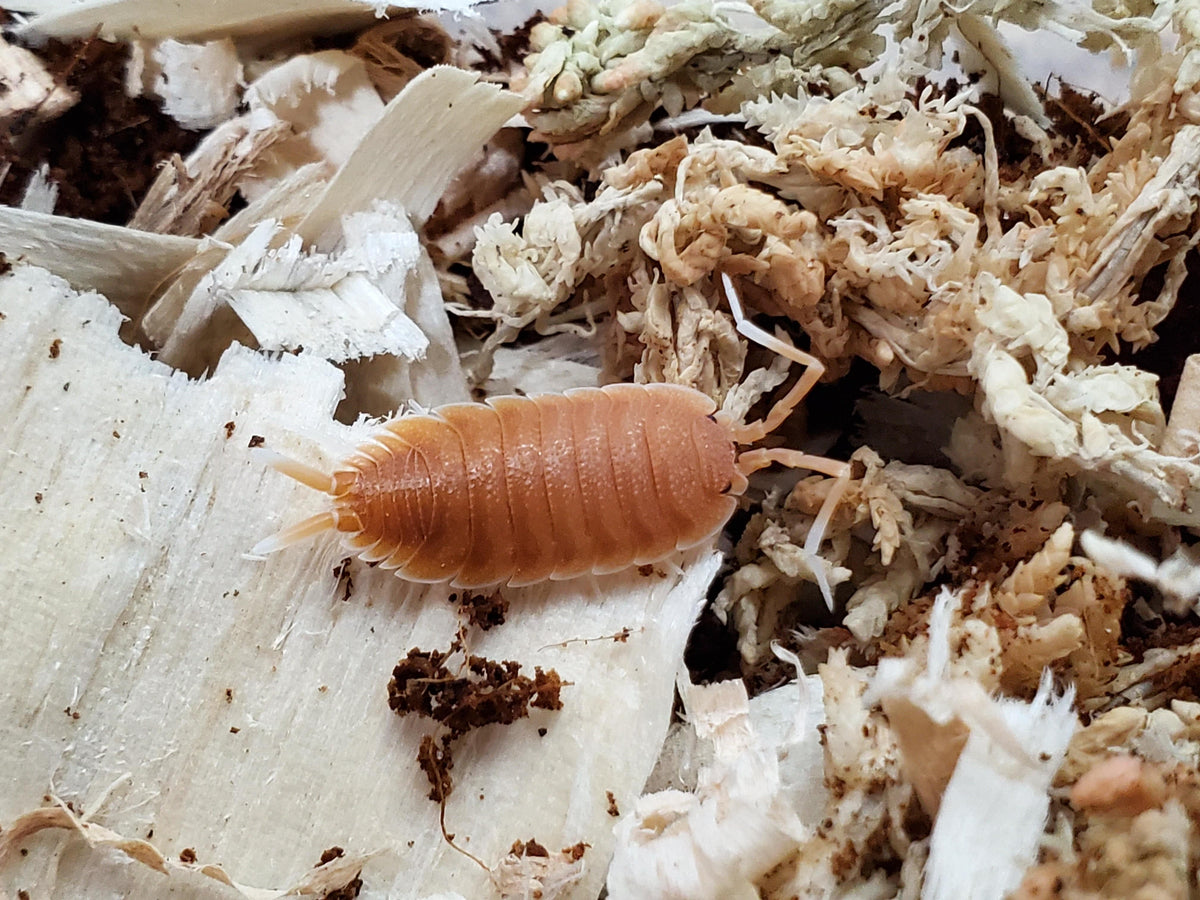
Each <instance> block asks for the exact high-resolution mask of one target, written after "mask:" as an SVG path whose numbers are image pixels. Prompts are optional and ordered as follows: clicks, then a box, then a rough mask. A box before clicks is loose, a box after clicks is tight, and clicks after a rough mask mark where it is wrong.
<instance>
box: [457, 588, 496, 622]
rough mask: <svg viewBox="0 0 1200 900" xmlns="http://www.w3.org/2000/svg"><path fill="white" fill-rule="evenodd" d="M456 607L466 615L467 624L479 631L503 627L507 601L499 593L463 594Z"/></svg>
mask: <svg viewBox="0 0 1200 900" xmlns="http://www.w3.org/2000/svg"><path fill="white" fill-rule="evenodd" d="M451 596H452V597H453V595H451ZM458 605H459V609H461V610H462V612H463V613H464V614H465V615H466V618H467V623H468V624H470V625H474V626H475V627H476V628H478V629H480V630H481V631H487V630H488V629H489V628H494V627H496V626H497V625H503V624H504V617H505V615H506V614H507V613H508V601H507V600H505V599H504V597H503V596H502V595H501V593H500V592H499V591H493V592H492V593H490V594H473V593H471V592H469V591H468V592H464V593H463V595H462V597H461V599H460V600H459V604H458Z"/></svg>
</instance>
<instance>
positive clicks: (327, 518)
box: [251, 273, 849, 606]
mask: <svg viewBox="0 0 1200 900" xmlns="http://www.w3.org/2000/svg"><path fill="white" fill-rule="evenodd" d="M721 277H722V279H723V281H724V286H725V290H726V293H727V295H728V297H729V303H730V308H731V310H732V311H733V316H734V320H735V322H736V323H737V329H738V331H739V332H741V333H742V334H743V335H745V336H746V337H747V338H749V339H751V340H753V341H755V342H757V343H760V344H762V345H763V346H765V347H768V348H769V349H772V350H774V351H776V352H778V353H780V354H782V355H783V356H785V357H787V358H788V359H791V360H792V361H794V362H797V363H801V364H803V365H805V366H806V367H807V368H806V369H805V371H804V373H803V374H802V376H801V377H800V379H799V380H798V381H797V382H796V384H795V385H794V386H793V387H792V388H791V389H790V390H789V391H788V392H787V394H786V395H785V396H784V397H782V398H781V399H780V400H779V401H778V402H777V403H776V404H775V405H774V406H773V407H772V409H771V410H770V411H769V413H768V414H767V416H766V417H765V418H764V419H762V420H761V421H758V422H754V423H749V424H746V425H738V424H735V423H733V422H730V421H728V420H727V419H726V418H725V417H724V416H723V414H722V413H720V412H718V411H717V409H716V404H715V403H714V402H713V401H712V399H711V398H710V397H708V396H707V395H706V394H703V393H701V392H700V391H697V390H694V389H692V388H689V387H685V386H682V385H672V384H647V385H636V384H616V385H609V386H606V387H600V388H578V389H575V390H571V391H567V392H566V393H563V394H542V395H538V396H531V397H517V396H508V397H493V398H491V399H489V400H487V401H486V402H484V403H459V404H451V405H448V406H443V407H440V408H438V409H436V410H433V411H432V412H431V413H429V414H421V415H406V416H402V417H400V418H397V419H393V420H392V421H390V422H388V423H386V424H385V425H383V426H382V428H381V429H380V431H379V432H378V433H377V434H375V435H374V438H373V440H372V441H371V442H369V443H367V444H364V445H363V446H361V447H359V448H358V450H357V451H356V452H355V453H353V454H352V455H351V456H350V457H349V458H347V459H346V460H345V461H344V462H343V463H342V464H341V465H340V466H339V467H338V468H337V469H336V470H335V471H334V472H333V473H332V474H328V473H325V472H321V471H319V470H317V469H314V468H312V467H309V466H306V465H303V464H301V463H299V462H296V461H294V460H290V459H287V458H286V457H283V456H280V455H278V454H270V462H271V464H272V465H273V466H274V467H275V468H276V469H278V470H279V471H280V472H282V473H283V474H285V475H288V476H290V477H292V478H294V479H295V480H297V481H299V482H301V483H303V484H305V485H307V486H309V487H311V488H314V489H316V490H318V491H321V492H323V493H325V494H327V495H328V496H329V497H330V498H331V501H332V502H331V508H330V509H328V510H326V511H324V512H321V513H319V514H317V515H315V516H312V517H311V518H308V519H305V520H304V521H302V522H299V523H298V524H296V525H293V526H291V527H290V528H286V529H284V530H283V531H281V532H279V533H278V534H277V535H275V536H273V537H269V538H267V539H266V540H264V541H262V542H261V543H259V544H258V545H257V546H256V547H255V548H254V549H253V551H251V552H252V553H255V554H261V553H270V552H273V551H275V550H279V549H281V548H283V547H286V546H288V545H289V544H292V543H295V542H297V541H301V540H303V539H305V538H308V537H311V536H313V535H316V534H319V533H321V532H324V531H328V530H333V531H336V532H338V533H340V535H341V536H342V539H343V541H344V543H345V544H346V546H347V547H348V548H350V550H351V551H352V552H355V553H357V554H358V555H359V556H360V557H361V558H362V559H363V560H365V561H367V562H377V563H379V564H380V565H381V566H383V567H384V568H389V569H395V570H396V573H397V574H398V575H400V576H401V577H403V578H405V579H407V580H409V581H415V582H427V583H434V582H449V583H450V584H452V585H453V586H454V587H458V588H482V587H490V586H496V585H501V584H509V585H513V586H519V585H527V584H532V583H535V582H540V581H545V580H547V579H553V580H559V579H566V578H574V577H577V576H579V575H583V574H586V573H594V574H604V573H608V572H615V571H619V570H622V569H625V568H628V567H630V566H635V565H644V564H646V563H652V562H657V561H659V560H662V559H665V558H666V557H668V556H669V555H670V554H671V553H673V552H675V551H676V550H683V549H686V548H689V547H693V546H696V545H698V544H701V543H703V542H705V541H707V540H709V539H711V538H712V537H713V536H714V535H715V534H716V533H717V532H718V531H720V529H721V528H722V527H723V526H724V524H725V522H726V521H728V519H729V517H730V515H731V514H732V513H733V511H734V508H735V507H736V506H737V498H738V497H739V496H740V495H741V494H742V493H743V492H744V491H745V490H746V487H747V485H748V480H747V478H748V476H749V475H750V473H752V472H755V471H757V470H758V469H761V468H764V467H766V466H768V465H771V464H772V463H782V464H784V465H787V466H791V467H801V468H807V469H811V470H813V471H818V472H822V473H824V474H827V475H830V476H832V477H835V478H836V479H837V480H836V482H835V483H834V485H833V486H832V488H831V490H830V491H829V493H828V494H827V495H826V499H825V501H824V504H823V506H822V508H821V510H820V512H819V513H818V516H817V520H816V522H815V524H814V525H813V527H812V528H811V530H810V532H809V536H808V539H807V541H806V544H805V548H804V549H805V551H806V553H808V554H810V555H813V556H815V554H816V551H817V549H818V548H819V546H820V543H821V540H822V538H823V535H824V531H825V528H826V526H827V525H828V523H829V519H830V516H831V515H832V513H833V511H834V509H835V507H836V505H837V503H838V500H839V499H840V497H841V494H842V492H843V491H844V489H845V486H846V482H847V479H848V474H849V467H848V466H847V464H846V463H843V462H837V461H834V460H830V459H826V458H824V457H820V456H812V455H809V454H806V453H802V452H800V451H797V450H789V449H755V450H747V451H745V452H742V453H739V452H738V445H744V444H750V443H755V442H757V441H760V440H761V439H762V438H763V437H765V436H766V435H767V434H770V433H771V432H772V431H773V430H774V429H776V428H778V427H779V425H780V424H781V423H782V422H783V421H784V420H785V419H786V418H787V417H788V415H789V414H790V413H791V411H792V410H793V409H794V408H795V407H796V405H797V404H798V403H800V401H801V400H802V399H803V398H804V396H805V394H807V393H808V391H809V390H810V389H811V388H812V386H813V385H814V384H816V382H817V381H818V380H819V379H820V377H821V375H822V373H823V372H824V366H823V365H822V364H821V363H820V361H819V360H818V359H816V357H813V356H810V355H809V354H807V353H804V352H802V351H801V350H798V349H797V348H796V347H794V346H792V345H791V344H790V343H787V342H785V341H783V340H781V339H779V338H777V337H774V336H772V335H769V334H768V333H767V332H766V331H764V330H763V329H761V328H759V327H758V326H757V325H755V324H753V323H752V322H750V321H748V320H747V319H746V316H745V314H744V312H743V311H742V308H741V303H740V302H739V300H738V298H737V294H736V292H735V290H734V287H733V284H732V282H731V280H730V278H729V276H728V275H726V274H724V273H722V275H721ZM258 452H263V451H258ZM812 570H813V572H814V574H815V575H816V577H817V580H818V584H819V585H820V587H821V590H822V593H823V594H824V596H825V599H826V602H827V603H829V604H830V605H831V606H832V596H831V593H830V590H829V585H828V583H827V580H826V579H825V577H824V570H823V567H822V566H820V565H819V564H815V563H814V565H813V566H812Z"/></svg>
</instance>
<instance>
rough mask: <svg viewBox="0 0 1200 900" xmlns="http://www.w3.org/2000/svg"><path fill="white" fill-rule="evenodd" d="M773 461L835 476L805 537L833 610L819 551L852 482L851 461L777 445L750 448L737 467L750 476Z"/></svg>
mask: <svg viewBox="0 0 1200 900" xmlns="http://www.w3.org/2000/svg"><path fill="white" fill-rule="evenodd" d="M772 463H779V464H780V465H784V466H788V467H789V468H793V469H811V470H812V471H814V472H820V473H822V474H824V475H829V476H830V477H832V478H833V479H834V482H833V486H832V487H831V488H830V489H829V493H828V494H826V495H825V500H824V502H823V503H822V504H821V509H820V510H819V511H818V512H817V518H816V520H815V521H814V522H813V525H812V528H810V529H809V531H808V537H807V538H805V540H804V552H805V554H806V555H807V556H809V557H810V558H812V560H813V562H812V563H811V564H810V566H809V568H811V569H812V573H813V575H814V576H815V578H816V579H817V586H818V587H819V588H820V589H821V595H822V596H823V597H824V598H825V603H826V605H827V606H828V607H829V608H830V610H832V609H833V591H832V590H830V587H829V579H827V578H826V577H825V569H824V568H823V567H822V566H821V564H820V562H819V561H818V560H817V551H818V550H819V549H820V548H821V542H822V541H823V540H825V532H826V531H827V530H828V528H829V522H830V520H831V519H832V518H833V513H834V511H835V510H836V509H837V505H838V503H839V502H841V499H842V495H843V494H844V493H846V487H847V485H848V484H849V482H850V464H849V463H844V462H838V461H837V460H836V459H826V458H825V457H824V456H813V455H812V454H810V453H801V452H800V451H799V450H787V449H784V448H776V449H773V450H749V451H747V452H746V453H743V454H742V455H741V456H739V457H738V460H737V467H738V471H739V472H741V473H742V474H743V475H749V474H750V473H751V472H757V471H758V470H759V469H762V468H765V467H766V466H769V465H771V464H772Z"/></svg>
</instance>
